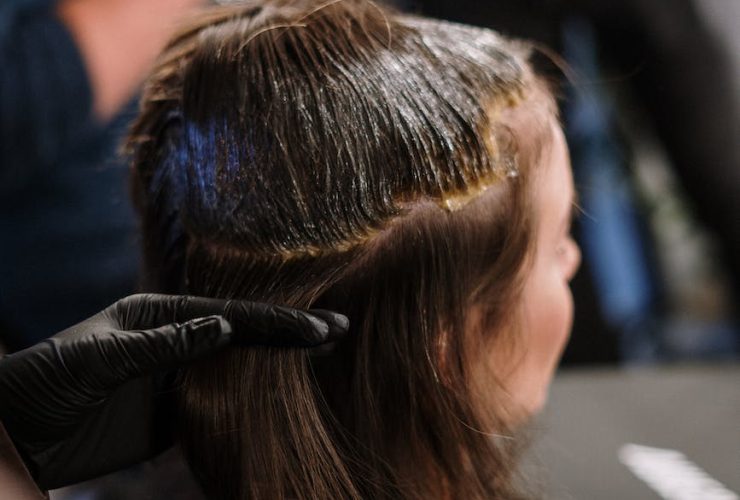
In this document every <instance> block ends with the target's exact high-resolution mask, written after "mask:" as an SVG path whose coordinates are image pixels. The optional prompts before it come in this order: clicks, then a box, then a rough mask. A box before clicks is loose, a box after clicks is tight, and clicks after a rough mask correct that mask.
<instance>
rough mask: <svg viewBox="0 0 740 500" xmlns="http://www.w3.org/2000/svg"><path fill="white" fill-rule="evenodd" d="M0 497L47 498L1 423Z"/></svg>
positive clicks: (18, 499)
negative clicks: (32, 477)
mask: <svg viewBox="0 0 740 500" xmlns="http://www.w3.org/2000/svg"><path fill="white" fill-rule="evenodd" d="M0 498H4V499H7V500H43V499H45V498H47V496H46V495H45V494H43V493H41V491H40V490H39V489H38V487H37V486H36V483H34V481H33V479H31V475H30V474H29V473H28V471H27V470H26V467H25V465H23V461H22V460H21V457H20V456H19V455H18V452H17V451H16V449H15V447H14V446H13V443H12V441H11V440H10V438H9V437H8V435H7V434H6V433H5V428H4V427H3V425H2V423H0Z"/></svg>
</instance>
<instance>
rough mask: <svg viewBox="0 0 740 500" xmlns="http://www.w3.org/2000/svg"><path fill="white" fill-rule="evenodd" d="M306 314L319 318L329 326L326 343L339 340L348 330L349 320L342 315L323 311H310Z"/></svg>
mask: <svg viewBox="0 0 740 500" xmlns="http://www.w3.org/2000/svg"><path fill="white" fill-rule="evenodd" d="M308 314H310V315H312V316H316V317H319V318H321V319H322V320H323V321H325V322H326V324H327V325H328V326H329V334H328V336H327V341H335V340H339V339H341V338H342V337H344V336H345V335H346V334H347V331H348V330H349V318H347V316H345V315H343V314H339V313H336V312H333V311H327V310H325V309H310V310H309V311H308Z"/></svg>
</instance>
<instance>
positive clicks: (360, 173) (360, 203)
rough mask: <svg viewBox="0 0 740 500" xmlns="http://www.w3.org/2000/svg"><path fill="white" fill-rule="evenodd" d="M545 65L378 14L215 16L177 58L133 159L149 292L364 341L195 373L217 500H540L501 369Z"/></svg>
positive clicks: (521, 256)
mask: <svg viewBox="0 0 740 500" xmlns="http://www.w3.org/2000/svg"><path fill="white" fill-rule="evenodd" d="M527 59H528V48H527V46H526V44H523V43H520V42H514V41H510V40H506V39H504V38H502V37H500V36H499V35H497V34H496V33H493V32H491V31H487V30H482V29H477V28H473V27H468V26H461V25H456V24H451V23H445V22H441V21H432V20H427V19H421V18H417V17H413V16H407V15H401V14H399V13H396V12H394V11H392V10H391V9H389V8H387V7H381V6H378V5H377V4H375V3H373V2H370V1H363V0H343V1H334V2H324V3H317V2H312V1H309V0H298V1H280V0H274V1H265V2H249V3H245V4H240V5H238V6H229V7H218V8H213V9H211V10H210V11H208V12H206V13H204V14H203V15H202V16H201V17H200V18H199V20H198V21H197V22H196V23H195V24H193V25H192V26H190V27H189V28H187V29H186V30H184V31H182V32H181V34H180V35H178V36H177V37H176V38H175V39H174V40H173V41H172V42H171V43H170V45H169V46H168V48H167V49H166V51H165V52H164V54H163V55H162V56H161V58H160V61H159V64H158V65H157V67H156V68H155V70H154V72H153V74H152V76H151V78H150V80H149V83H148V86H147V89H146V91H145V94H144V97H143V99H142V104H141V113H140V115H139V118H138V120H137V121H136V123H135V124H134V127H133V130H132V133H131V136H130V138H129V142H128V147H129V151H130V154H131V156H132V159H133V176H134V177H133V192H134V198H135V201H136V202H137V205H138V207H139V209H140V212H141V216H142V224H143V230H144V251H145V259H146V269H145V271H146V275H145V278H146V280H147V281H146V287H147V288H148V289H150V290H153V291H162V292H188V293H193V294H198V295H207V296H213V297H230V298H236V297H238V298H245V299H250V300H259V301H269V302H274V303H278V304H285V305H290V306H294V307H301V308H308V307H319V308H326V309H332V310H335V311H338V312H341V313H343V314H346V315H347V316H348V317H349V319H350V325H351V326H350V333H349V335H348V336H347V338H346V339H345V340H343V341H341V342H340V343H339V344H338V345H336V346H335V348H334V350H333V351H332V352H331V353H330V354H324V355H323V356H320V355H318V354H316V353H313V355H312V353H308V352H305V351H303V350H277V349H270V348H251V349H246V348H243V349H241V348H240V349H234V350H232V351H229V352H226V353H224V354H222V355H219V356H217V357H214V358H212V359H209V360H207V361H205V362H202V363H200V364H199V365H197V366H195V367H193V368H190V369H188V370H187V372H186V374H185V377H184V383H183V388H182V410H181V416H180V425H181V433H180V436H181V439H180V441H181V444H182V448H183V450H184V452H185V454H186V457H187V459H188V461H189V463H190V465H191V468H192V470H193V472H194V474H195V475H196V477H197V478H198V480H199V481H200V483H201V485H202V486H203V488H204V490H205V491H206V492H207V493H208V495H209V496H210V497H212V498H219V499H245V498H270V499H273V498H278V499H279V498H286V497H290V498H326V499H330V498H331V499H333V498H373V499H375V498H466V499H467V498H471V499H472V498H487V499H490V498H514V497H516V495H517V494H516V492H515V489H514V487H513V486H512V471H513V467H514V463H513V460H512V458H511V451H512V446H513V445H515V444H516V440H513V439H510V438H508V437H507V436H508V435H509V434H510V429H509V427H508V424H507V422H508V421H509V420H508V415H507V407H506V400H505V398H504V397H503V396H502V393H503V391H502V390H501V388H500V387H499V385H498V384H497V383H496V378H495V376H494V375H493V373H492V372H493V371H494V370H495V367H490V366H489V365H490V363H488V362H487V360H488V358H489V356H486V352H490V348H491V345H492V343H494V342H495V343H496V345H498V346H505V345H509V343H510V342H509V341H510V340H511V338H513V337H515V335H514V334H513V333H512V332H515V325H516V311H517V301H518V294H519V291H520V285H521V278H522V274H523V272H522V269H523V268H524V267H525V263H526V260H527V256H528V254H529V253H530V251H531V242H532V231H533V224H532V217H533V215H532V210H531V207H530V206H529V189H528V186H529V184H530V182H531V181H530V179H531V177H532V175H531V174H532V168H533V166H534V165H536V163H537V161H538V157H539V154H540V153H541V150H542V148H543V147H544V145H545V144H546V143H547V141H548V137H549V136H548V132H547V131H549V130H550V126H549V120H550V119H552V116H553V114H554V111H553V106H552V101H551V99H550V97H549V94H548V92H547V91H546V90H544V86H543V85H542V84H541V83H540V82H539V81H538V79H537V78H536V77H535V76H534V75H533V74H532V71H531V68H530V66H529V64H528V63H527ZM522 117H526V118H524V119H523V118H522ZM473 312H474V314H473ZM502 339H506V340H505V341H502ZM497 436H498V437H497Z"/></svg>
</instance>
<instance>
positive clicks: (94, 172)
mask: <svg viewBox="0 0 740 500" xmlns="http://www.w3.org/2000/svg"><path fill="white" fill-rule="evenodd" d="M0 68H2V69H0V342H2V343H4V344H5V345H6V347H7V348H9V349H10V350H16V349H19V348H22V347H26V346H28V345H31V344H34V343H36V342H38V341H39V340H41V339H42V338H44V337H46V336H47V335H48V334H49V332H55V331H59V330H61V329H62V328H63V327H65V326H66V325H70V324H73V323H76V322H78V321H80V320H82V319H84V318H85V317H87V316H89V315H91V314H92V313H94V312H96V311H98V310H100V309H102V308H103V307H105V306H106V305H107V304H109V303H111V302H113V301H114V300H115V299H116V298H118V297H121V296H123V295H127V294H129V293H131V292H132V291H133V288H134V279H135V278H134V277H135V276H136V274H137V264H136V256H137V254H138V250H137V244H136V241H135V238H134V231H133V220H134V217H133V214H132V211H131V209H130V207H129V204H128V194H127V193H128V190H127V183H126V169H125V167H124V166H123V165H122V164H120V163H116V162H114V161H113V160H112V158H113V152H114V151H115V147H116V142H117V137H119V136H120V132H122V131H123V129H124V125H123V120H122V119H120V118H119V119H118V120H117V122H115V123H112V124H109V125H108V126H105V127H103V126H101V125H99V124H97V123H95V121H94V119H93V117H92V112H91V107H92V95H91V88H90V84H89V82H88V77H87V74H86V70H85V67H84V64H83V61H82V58H81V55H80V53H79V52H78V50H77V47H76V45H75V43H74V40H73V39H72V37H71V35H70V33H69V32H68V31H67V29H66V28H65V26H64V25H63V24H62V23H61V22H60V21H59V20H58V19H57V17H56V16H55V14H54V8H53V2H50V1H49V0H4V1H2V2H0Z"/></svg>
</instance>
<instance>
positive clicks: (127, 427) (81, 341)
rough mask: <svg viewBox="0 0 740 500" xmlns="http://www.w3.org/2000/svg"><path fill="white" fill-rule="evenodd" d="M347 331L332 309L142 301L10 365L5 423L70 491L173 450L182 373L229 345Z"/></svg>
mask: <svg viewBox="0 0 740 500" xmlns="http://www.w3.org/2000/svg"><path fill="white" fill-rule="evenodd" d="M193 318H199V319H193ZM173 322H174V323H173ZM170 323H173V324H170ZM162 325H165V326H162ZM347 326H348V322H347V318H345V317H344V316H341V315H339V314H335V313H331V312H328V311H320V310H312V311H310V314H308V313H305V312H302V311H297V310H293V309H287V308H283V307H277V306H270V305H266V304H258V303H253V302H241V301H223V300H217V299H204V298H197V297H177V296H165V295H133V296H131V297H127V298H125V299H122V300H120V301H118V302H116V303H115V304H113V305H112V306H110V307H108V308H107V309H105V310H104V311H102V312H100V313H98V314H97V315H95V316H93V317H92V318H90V319H88V320H86V321H84V322H82V323H80V324H78V325H75V326H73V327H72V328H69V329H67V330H65V331H63V332H61V333H59V334H57V335H55V336H54V337H51V338H50V339H47V340H45V341H43V342H41V343H39V344H37V345H35V346H33V347H30V348H28V349H25V350H23V351H20V352H17V353H15V354H11V355H9V356H5V357H4V358H2V359H1V360H0V420H1V421H2V423H3V424H4V425H5V428H6V430H7V432H8V434H9V436H10V437H11V439H12V440H13V442H14V443H15V446H16V448H17V449H18V451H19V453H20V454H21V456H22V457H23V459H24V461H25V462H26V465H27V466H28V468H29V471H30V472H31V475H32V476H33V477H34V479H35V480H36V482H37V483H38V484H39V486H40V487H42V488H44V489H54V488H58V487H61V486H66V485H69V484H73V483H76V482H80V481H83V480H85V479H90V478H93V477H97V476H100V475H102V474H105V473H108V472H112V471H114V470H118V469H121V468H123V467H126V466H129V465H133V464H135V463H138V462H141V461H143V460H146V459H148V458H152V457H153V456H155V455H157V454H158V453H160V452H162V451H164V450H165V449H167V448H168V447H170V446H171V445H172V442H173V430H174V428H175V425H174V421H173V418H174V410H173V408H174V394H175V391H174V388H173V382H174V379H175V377H174V373H175V371H174V370H175V369H176V368H177V367H179V366H182V365H184V364H186V363H187V362H189V361H192V360H194V359H196V358H199V357H203V356H206V355H208V354H211V353H214V352H216V351H218V350H220V349H222V348H224V347H226V346H228V345H243V346H252V345H272V346H283V347H310V346H314V345H319V344H322V343H325V342H329V341H332V340H336V339H337V338H338V337H339V336H341V335H342V334H343V333H344V332H345V331H346V329H347Z"/></svg>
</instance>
